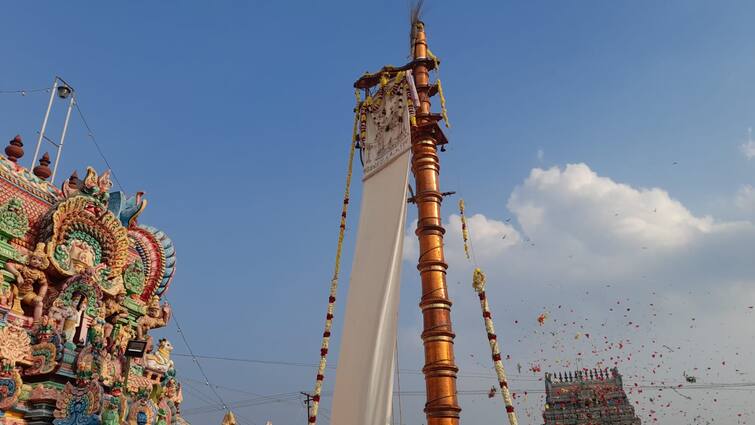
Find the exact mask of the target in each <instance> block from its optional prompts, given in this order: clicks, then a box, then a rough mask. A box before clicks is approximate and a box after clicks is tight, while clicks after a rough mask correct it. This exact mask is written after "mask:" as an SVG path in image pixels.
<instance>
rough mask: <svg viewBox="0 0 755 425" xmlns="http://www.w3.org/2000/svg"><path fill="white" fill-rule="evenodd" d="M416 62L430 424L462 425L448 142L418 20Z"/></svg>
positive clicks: (415, 134) (415, 154) (415, 137)
mask: <svg viewBox="0 0 755 425" xmlns="http://www.w3.org/2000/svg"><path fill="white" fill-rule="evenodd" d="M412 25H413V26H414V28H413V29H412V30H413V31H412V34H413V40H412V44H413V58H414V62H413V66H412V68H413V69H412V71H413V72H412V74H413V78H414V83H415V86H416V88H417V94H418V97H419V102H420V107H419V109H418V110H417V114H416V116H417V126H416V127H413V128H412V173H413V174H414V180H415V186H416V188H415V195H414V198H413V199H414V202H415V203H416V205H417V212H418V221H417V230H416V232H415V233H416V235H417V238H418V239H419V252H420V257H419V261H418V264H417V269H418V270H419V273H420V278H421V281H422V299H421V301H420V303H419V306H420V309H421V310H422V317H423V322H424V330H423V332H422V341H423V343H424V349H425V365H424V367H423V369H422V372H423V373H424V375H425V385H426V391H427V403H426V404H425V414H426V415H427V425H457V424H458V423H459V413H460V412H461V408H460V407H459V404H458V400H457V396H456V373H457V372H458V370H459V368H458V367H457V366H456V361H455V359H454V337H455V334H454V332H453V328H452V326H451V305H452V303H451V301H450V300H449V298H448V288H447V286H446V269H447V268H448V265H447V264H446V262H445V257H444V254H443V234H444V233H445V229H444V228H443V223H442V218H441V213H440V207H441V203H442V201H443V196H442V194H441V192H440V184H439V181H438V175H439V171H440V160H439V158H438V150H437V145H438V144H441V143H445V142H446V140H445V137H444V136H443V133H442V131H441V130H440V127H439V126H438V121H439V120H440V119H441V116H440V115H438V114H433V113H431V112H430V96H432V95H433V94H435V93H436V92H438V90H439V86H438V85H431V84H430V81H429V80H430V78H429V70H430V69H431V67H432V66H433V65H434V64H435V60H434V57H432V53H431V52H430V50H429V49H428V47H427V38H426V35H425V26H424V23H422V22H421V21H419V20H415V22H413V23H412Z"/></svg>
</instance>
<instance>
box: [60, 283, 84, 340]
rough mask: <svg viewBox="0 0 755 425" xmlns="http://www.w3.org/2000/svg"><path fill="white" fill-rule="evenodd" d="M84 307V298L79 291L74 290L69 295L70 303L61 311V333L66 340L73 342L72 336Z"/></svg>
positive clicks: (74, 333) (79, 321)
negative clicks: (62, 319)
mask: <svg viewBox="0 0 755 425" xmlns="http://www.w3.org/2000/svg"><path fill="white" fill-rule="evenodd" d="M85 309H86V300H85V299H84V297H83V296H82V295H81V293H80V292H76V293H74V294H73V296H72V297H71V305H69V306H67V307H66V308H65V310H64V312H63V317H64V321H63V335H64V337H65V339H66V342H70V343H71V344H75V342H74V340H73V339H74V336H75V335H76V329H77V328H78V327H79V324H80V323H81V316H82V314H83V313H84V310H85Z"/></svg>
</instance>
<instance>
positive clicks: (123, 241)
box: [0, 136, 186, 425]
mask: <svg viewBox="0 0 755 425" xmlns="http://www.w3.org/2000/svg"><path fill="white" fill-rule="evenodd" d="M5 154H6V156H1V155H0V274H2V281H1V282H0V366H1V370H0V424H5V425H26V424H28V425H38V424H39V425H41V424H55V425H74V424H75V425H96V424H106V425H116V424H130V425H137V424H138V425H168V424H185V423H186V422H185V421H184V420H183V419H182V418H181V416H180V411H179V406H180V403H181V400H182V395H181V385H180V384H179V383H178V381H177V380H176V370H175V368H174V367H173V362H172V361H171V359H170V353H171V350H172V346H171V344H170V342H168V341H167V340H165V339H161V340H159V341H155V340H154V339H153V338H152V337H151V336H150V335H149V332H150V331H151V330H152V329H155V328H160V327H164V326H166V324H167V323H168V321H169V320H170V316H171V309H170V306H169V305H168V304H167V303H166V302H164V301H161V298H162V297H163V296H164V294H165V291H166V290H167V289H168V286H169V285H170V282H171V280H172V279H173V274H174V271H175V251H174V248H173V243H172V242H171V240H170V239H169V238H168V237H167V236H166V235H165V233H163V232H162V231H160V230H158V229H155V228H153V227H150V226H147V225H143V224H139V223H138V222H137V218H138V216H139V214H140V213H141V212H142V211H143V210H144V208H145V207H146V205H147V202H146V200H145V199H143V197H142V195H143V194H142V193H137V194H136V195H135V196H127V195H126V194H124V193H123V192H118V191H111V187H112V184H111V181H110V172H109V171H105V172H103V173H101V174H99V175H98V173H97V172H96V171H95V170H94V169H93V168H91V167H90V168H87V170H86V175H85V176H84V177H83V179H80V178H79V177H78V176H77V173H75V172H74V174H72V175H71V177H70V178H68V179H67V180H66V181H64V182H63V184H62V186H61V187H56V186H54V185H53V184H51V183H50V182H49V181H48V179H49V177H50V175H51V170H50V168H49V164H50V158H49V155H47V154H45V155H43V156H42V157H41V159H40V160H39V165H38V166H36V167H34V169H33V170H31V171H29V170H27V169H26V168H24V167H22V166H20V165H19V164H18V159H19V158H21V157H22V156H23V154H24V149H23V143H22V140H21V138H20V137H19V136H16V137H15V138H14V139H13V140H11V141H10V143H9V145H8V146H7V147H6V148H5Z"/></svg>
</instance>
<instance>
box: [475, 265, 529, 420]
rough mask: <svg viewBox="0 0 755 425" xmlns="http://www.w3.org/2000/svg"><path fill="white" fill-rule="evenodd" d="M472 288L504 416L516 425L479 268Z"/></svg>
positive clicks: (483, 280)
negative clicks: (490, 355) (490, 356)
mask: <svg viewBox="0 0 755 425" xmlns="http://www.w3.org/2000/svg"><path fill="white" fill-rule="evenodd" d="M472 286H473V287H474V290H475V292H477V295H478V296H479V297H480V308H482V318H483V320H484V321H485V330H486V331H487V332H488V342H489V343H490V351H491V352H492V353H493V366H494V367H495V373H496V375H497V376H498V385H499V386H500V387H501V396H503V404H504V405H505V406H506V414H507V415H508V417H509V424H510V425H518V423H519V422H518V421H517V419H516V413H514V402H513V400H512V398H511V392H510V391H509V381H508V380H507V379H506V371H505V370H504V368H503V362H502V361H501V350H500V348H499V347H498V337H497V336H496V334H495V328H494V327H493V315H492V314H491V313H490V308H489V306H488V298H487V296H486V295H485V274H484V273H482V270H480V269H479V268H475V269H474V274H473V275H472Z"/></svg>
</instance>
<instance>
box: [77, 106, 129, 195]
mask: <svg viewBox="0 0 755 425" xmlns="http://www.w3.org/2000/svg"><path fill="white" fill-rule="evenodd" d="M74 106H75V107H76V112H78V113H79V117H81V121H82V122H83V123H84V127H86V128H87V135H88V136H89V138H90V139H92V142H93V143H94V146H95V147H96V148H97V152H98V153H99V154H100V157H101V158H102V160H103V161H104V162H105V165H107V167H108V168H109V169H110V173H111V174H112V175H113V180H115V183H116V184H118V187H119V188H121V190H122V191H123V192H125V191H126V189H124V188H123V185H122V184H121V182H120V180H118V176H117V175H116V174H115V169H113V166H112V165H110V161H108V160H107V158H106V157H105V153H104V152H102V148H100V144H99V143H97V139H96V138H95V137H94V132H93V131H92V128H91V127H89V123H88V122H87V120H86V118H85V117H84V113H83V112H81V107H80V106H79V101H78V100H77V101H76V102H75V103H74Z"/></svg>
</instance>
